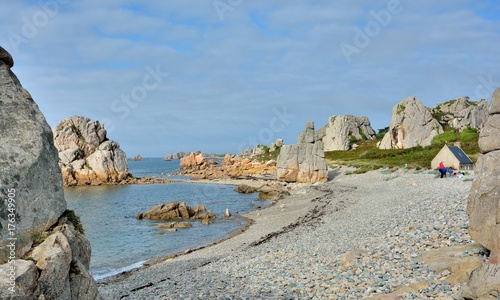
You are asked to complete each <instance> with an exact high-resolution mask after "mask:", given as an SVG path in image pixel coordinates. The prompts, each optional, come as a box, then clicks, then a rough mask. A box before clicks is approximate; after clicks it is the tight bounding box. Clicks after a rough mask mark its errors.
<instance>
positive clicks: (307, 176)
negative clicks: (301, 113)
mask: <svg viewBox="0 0 500 300" xmlns="http://www.w3.org/2000/svg"><path fill="white" fill-rule="evenodd" d="M277 168H278V170H277V179H278V180H280V181H286V182H307V183H313V182H326V181H327V180H328V167H327V166H326V162H325V152H324V150H323V142H321V141H319V140H318V137H317V134H316V132H315V131H314V123H313V122H312V121H309V122H308V123H307V126H306V130H305V131H303V132H301V133H300V134H299V138H298V144H297V145H284V146H283V147H282V148H281V152H280V155H279V156H278V161H277Z"/></svg>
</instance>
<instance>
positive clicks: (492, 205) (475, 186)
mask: <svg viewBox="0 0 500 300" xmlns="http://www.w3.org/2000/svg"><path fill="white" fill-rule="evenodd" d="M491 103H492V106H493V105H498V103H500V89H497V90H496V91H495V93H494V94H493V99H492V101H491ZM479 147H480V150H481V152H482V153H483V155H482V156H480V157H479V158H478V161H477V164H476V174H475V177H474V181H473V182H472V187H471V190H470V194H469V201H468V203H467V214H468V215H469V222H470V227H469V230H470V235H471V237H472V238H473V239H474V240H475V241H477V242H478V243H480V244H481V245H483V246H485V247H486V248H487V249H488V250H490V251H491V255H490V261H492V262H494V263H500V225H499V221H500V207H499V205H498V203H499V202H498V199H499V197H500V167H499V166H498V161H499V160H500V151H499V149H500V113H498V112H495V111H494V110H493V111H491V112H490V116H489V118H488V121H487V122H486V124H485V128H484V129H483V131H482V132H481V134H480V135H479Z"/></svg>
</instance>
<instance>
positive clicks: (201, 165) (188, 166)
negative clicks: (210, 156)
mask: <svg viewBox="0 0 500 300" xmlns="http://www.w3.org/2000/svg"><path fill="white" fill-rule="evenodd" d="M207 166H208V164H207V159H206V158H205V157H204V156H203V154H201V153H194V152H191V153H189V155H186V156H184V157H182V158H181V160H180V165H179V168H180V169H181V170H185V171H195V170H203V169H205V168H207Z"/></svg>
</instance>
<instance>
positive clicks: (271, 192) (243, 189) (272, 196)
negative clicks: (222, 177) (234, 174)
mask: <svg viewBox="0 0 500 300" xmlns="http://www.w3.org/2000/svg"><path fill="white" fill-rule="evenodd" d="M234 191H235V192H238V193H242V194H251V193H255V192H258V193H259V198H260V199H265V200H280V199H283V198H285V197H286V196H289V195H290V193H289V192H288V191H287V190H286V188H285V187H284V186H283V185H282V184H280V183H274V184H264V185H262V186H260V187H254V186H249V185H247V184H240V185H238V186H237V187H236V188H235V189H234Z"/></svg>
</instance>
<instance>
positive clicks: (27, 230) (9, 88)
mask: <svg viewBox="0 0 500 300" xmlns="http://www.w3.org/2000/svg"><path fill="white" fill-rule="evenodd" d="M12 66H13V61H12V58H11V57H10V55H9V54H8V53H7V52H6V51H5V50H4V49H3V48H1V47H0V124H1V125H0V190H1V191H2V198H3V199H5V201H4V202H5V204H6V205H5V206H2V208H1V209H0V217H1V218H0V222H1V228H2V230H0V237H1V242H0V250H1V251H0V253H1V255H0V274H2V276H0V299H100V296H99V294H98V290H97V285H96V283H95V281H94V279H93V278H92V277H91V276H90V274H89V272H88V268H89V264H90V243H89V242H88V240H87V239H86V238H85V236H84V235H83V233H82V232H79V231H78V230H77V229H75V227H74V223H73V222H75V223H77V221H76V217H75V216H74V215H72V214H71V213H70V212H69V211H67V210H66V201H65V200H64V194H63V183H62V179H61V171H60V169H59V166H58V163H57V161H58V155H57V150H56V148H55V147H54V144H53V135H52V131H51V129H50V127H49V125H48V124H47V122H46V120H45V118H44V116H43V115H42V113H41V112H40V110H39V109H38V106H37V105H36V103H35V102H34V101H33V99H31V96H30V95H29V93H28V92H27V91H26V90H25V89H24V88H23V87H22V86H21V84H20V83H19V80H18V79H17V77H16V76H15V75H14V73H12V72H11V70H10V67H12ZM10 204H12V205H10ZM69 216H71V217H72V218H68V217H69ZM69 219H71V220H72V221H70V220H69ZM38 243H39V244H38Z"/></svg>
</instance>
